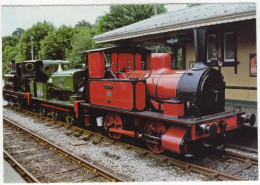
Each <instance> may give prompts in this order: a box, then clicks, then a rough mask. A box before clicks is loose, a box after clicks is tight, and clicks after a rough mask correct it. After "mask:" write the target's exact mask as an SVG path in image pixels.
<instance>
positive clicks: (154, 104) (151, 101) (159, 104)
mask: <svg viewBox="0 0 260 185" xmlns="http://www.w3.org/2000/svg"><path fill="white" fill-rule="evenodd" d="M150 103H151V104H152V105H153V107H154V108H155V109H156V110H158V111H162V110H163V109H164V106H163V104H162V103H159V102H157V101H155V100H150Z"/></svg>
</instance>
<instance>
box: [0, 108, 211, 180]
mask: <svg viewBox="0 0 260 185" xmlns="http://www.w3.org/2000/svg"><path fill="white" fill-rule="evenodd" d="M3 115H4V116H5V117H7V118H8V119H10V120H13V121H15V122H17V123H19V124H20V125H22V126H23V127H25V128H27V129H28V130H31V131H33V132H35V133H36V134H38V135H40V136H42V137H44V138H48V139H49V140H50V141H51V142H54V143H56V144H57V145H59V146H60V147H62V148H65V149H66V150H68V151H70V152H72V153H74V154H76V155H78V156H80V157H82V158H85V159H87V160H89V159H90V160H92V162H93V163H94V164H98V165H99V166H101V167H103V168H105V169H110V170H111V172H114V173H116V174H117V175H118V176H121V177H122V178H124V179H126V180H127V181H139V182H145V181H203V180H208V178H207V177H205V176H203V175H200V174H197V173H193V172H190V173H187V172H185V171H184V170H183V169H181V168H179V167H175V166H173V165H170V164H168V163H162V162H160V161H159V160H156V159H153V158H150V157H144V156H142V155H140V154H138V153H136V152H134V151H130V150H126V149H124V148H123V147H120V146H115V145H111V144H110V143H107V142H101V143H99V144H96V143H95V142H93V140H95V139H92V138H91V139H90V140H89V141H88V142H87V144H85V145H80V146H73V145H71V144H69V143H70V142H73V141H76V140H78V139H79V138H77V137H75V136H73V135H67V134H66V133H67V132H68V129H66V128H64V127H60V128H57V127H56V128H51V127H53V126H54V125H51V124H49V123H48V124H44V123H43V122H42V121H38V120H37V119H36V118H31V117H26V116H24V115H22V114H20V113H17V112H14V111H12V110H9V109H6V108H4V109H3ZM81 137H82V138H83V137H85V136H81ZM64 180H65V179H64ZM65 181H67V182H69V179H67V180H65Z"/></svg>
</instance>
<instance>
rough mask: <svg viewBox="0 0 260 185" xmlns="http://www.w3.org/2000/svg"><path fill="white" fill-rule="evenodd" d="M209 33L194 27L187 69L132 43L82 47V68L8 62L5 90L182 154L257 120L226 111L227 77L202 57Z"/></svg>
mask: <svg viewBox="0 0 260 185" xmlns="http://www.w3.org/2000/svg"><path fill="white" fill-rule="evenodd" d="M206 34H207V31H206V29H201V28H200V29H195V30H194V42H195V53H196V64H195V66H194V67H193V68H191V69H189V70H172V69H171V56H170V54H168V53H153V54H152V55H151V52H150V51H149V50H147V49H143V48H140V47H137V46H115V47H109V48H99V49H94V50H88V51H84V52H82V54H83V55H84V57H85V61H86V62H85V65H84V66H85V67H83V69H70V70H64V68H65V66H68V61H50V60H47V61H45V60H43V61H34V60H33V61H24V62H21V63H19V64H18V63H17V64H15V62H14V61H12V63H11V71H10V73H9V74H7V75H5V76H4V80H5V86H4V88H3V96H4V98H5V99H6V100H7V101H11V102H17V103H18V104H20V105H21V106H23V107H26V108H30V109H32V110H34V111H38V112H40V113H41V114H43V115H47V114H50V115H51V117H52V118H53V119H56V120H58V119H62V118H65V120H66V121H67V122H68V123H69V124H74V123H75V122H78V123H80V124H84V125H85V126H96V127H98V128H99V129H103V130H105V131H106V133H107V134H108V135H109V136H110V137H111V138H114V139H120V138H121V137H122V136H128V137H132V138H137V139H140V140H143V141H145V143H146V145H147V147H148V148H149V149H150V150H151V151H153V152H155V153H162V152H164V151H165V150H167V151H171V152H174V153H177V154H182V155H185V154H187V153H190V146H191V145H192V144H193V143H194V142H196V141H198V140H204V139H207V138H216V137H217V136H219V135H223V134H225V133H226V132H227V131H230V130H234V129H238V128H240V127H243V126H245V124H246V123H249V124H250V125H254V123H255V115H254V114H252V115H246V114H245V112H241V111H233V112H232V111H225V83H224V78H223V76H222V74H221V72H220V71H219V70H217V69H215V68H212V67H209V66H208V64H207V51H206V48H207V47H206Z"/></svg>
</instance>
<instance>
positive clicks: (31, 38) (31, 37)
mask: <svg viewBox="0 0 260 185" xmlns="http://www.w3.org/2000/svg"><path fill="white" fill-rule="evenodd" d="M33 39H34V38H33V36H32V35H31V36H30V40H31V54H32V60H33Z"/></svg>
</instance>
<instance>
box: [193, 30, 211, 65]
mask: <svg viewBox="0 0 260 185" xmlns="http://www.w3.org/2000/svg"><path fill="white" fill-rule="evenodd" d="M194 43H195V54H196V64H195V66H194V68H208V64H207V28H196V29H194Z"/></svg>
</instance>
